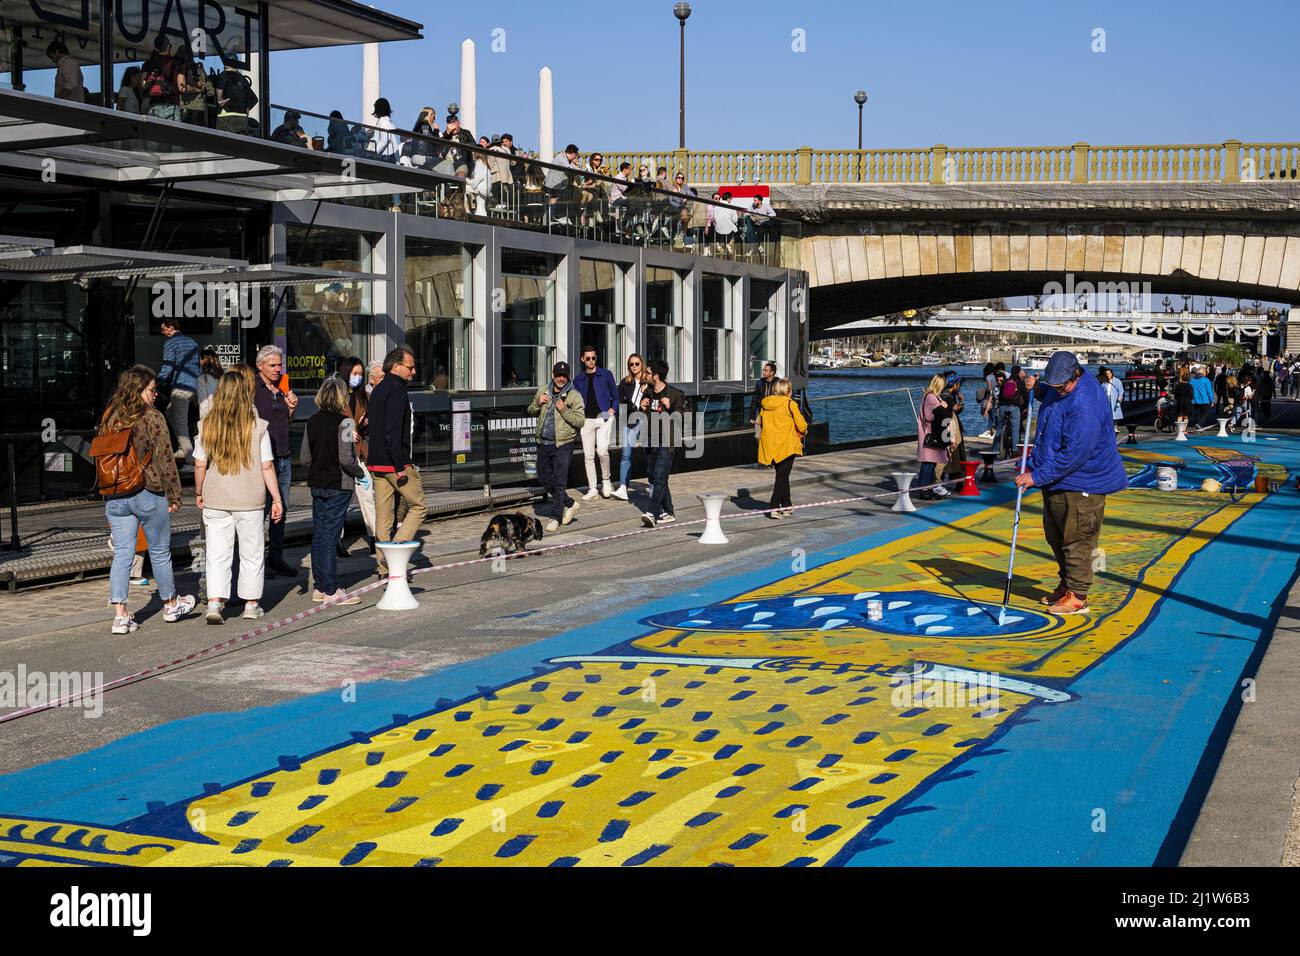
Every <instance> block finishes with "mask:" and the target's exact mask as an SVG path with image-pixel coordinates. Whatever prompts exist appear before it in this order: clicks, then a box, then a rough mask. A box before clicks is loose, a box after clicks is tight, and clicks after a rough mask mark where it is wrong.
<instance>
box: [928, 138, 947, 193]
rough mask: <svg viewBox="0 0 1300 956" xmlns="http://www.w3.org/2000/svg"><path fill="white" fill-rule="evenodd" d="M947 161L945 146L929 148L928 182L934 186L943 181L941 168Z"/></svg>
mask: <svg viewBox="0 0 1300 956" xmlns="http://www.w3.org/2000/svg"><path fill="white" fill-rule="evenodd" d="M947 161H948V147H947V146H944V145H936V146H931V147H930V182H931V183H933V184H934V185H936V186H938V185H939V184H941V183H942V182H943V181H944V175H943V172H944V170H943V167H944V165H945V164H946V163H947Z"/></svg>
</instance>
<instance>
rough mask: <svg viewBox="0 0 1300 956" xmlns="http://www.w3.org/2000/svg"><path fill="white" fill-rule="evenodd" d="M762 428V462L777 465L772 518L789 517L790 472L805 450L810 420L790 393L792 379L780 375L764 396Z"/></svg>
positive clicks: (771, 505) (760, 460) (759, 446)
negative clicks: (770, 391) (804, 444)
mask: <svg viewBox="0 0 1300 956" xmlns="http://www.w3.org/2000/svg"><path fill="white" fill-rule="evenodd" d="M758 419H759V423H760V424H761V425H762V430H761V431H760V432H759V437H758V463H759V464H760V465H771V466H772V467H773V468H775V469H776V481H775V482H773V484H772V501H771V504H770V507H771V508H772V509H773V510H772V511H769V512H768V513H767V516H768V517H769V518H788V517H790V516H791V515H792V514H794V511H792V510H790V509H791V508H792V506H793V503H792V502H791V501H790V472H791V470H792V469H793V468H794V460H795V458H796V457H798V456H799V455H802V454H803V436H804V435H806V434H807V433H808V422H807V421H805V420H804V417H803V415H802V414H801V413H800V412H799V406H798V405H796V404H795V401H794V399H792V398H791V397H790V380H789V379H788V378H782V379H777V381H776V384H775V386H774V387H773V388H772V394H771V395H769V396H767V398H765V399H763V402H762V404H761V406H760V410H759V413H758Z"/></svg>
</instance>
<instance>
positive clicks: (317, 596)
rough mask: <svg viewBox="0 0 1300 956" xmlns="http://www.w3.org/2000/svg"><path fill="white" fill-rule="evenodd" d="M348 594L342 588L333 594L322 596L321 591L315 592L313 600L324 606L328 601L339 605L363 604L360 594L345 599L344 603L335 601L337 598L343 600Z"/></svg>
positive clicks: (312, 593) (313, 592) (312, 594)
mask: <svg viewBox="0 0 1300 956" xmlns="http://www.w3.org/2000/svg"><path fill="white" fill-rule="evenodd" d="M347 593H348V592H347V591H345V590H343V589H342V588H339V589H338V590H337V591H335V592H334V593H333V594H322V593H321V592H320V591H316V590H313V591H312V592H311V599H312V600H313V601H315V602H316V603H317V604H324V603H325V602H326V601H334V603H335V604H337V605H343V604H360V603H361V595H359V594H354V595H352V597H349V598H344V599H343V600H342V601H335V600H334V599H335V598H342V597H343V596H344V595H345V594H347Z"/></svg>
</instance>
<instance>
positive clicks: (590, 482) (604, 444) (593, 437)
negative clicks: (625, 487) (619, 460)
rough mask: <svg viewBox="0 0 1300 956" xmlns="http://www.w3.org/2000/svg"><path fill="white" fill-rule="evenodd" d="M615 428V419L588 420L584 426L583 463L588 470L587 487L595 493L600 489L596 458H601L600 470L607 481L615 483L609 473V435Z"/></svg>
mask: <svg viewBox="0 0 1300 956" xmlns="http://www.w3.org/2000/svg"><path fill="white" fill-rule="evenodd" d="M613 428H614V419H613V418H588V419H587V421H586V422H585V423H584V424H583V426H582V463H583V464H584V465H585V466H586V468H587V487H588V488H590V489H591V490H593V491H595V490H596V489H597V488H599V482H598V475H597V473H596V458H597V456H599V458H600V468H601V471H602V472H603V473H604V475H605V480H606V481H611V482H612V481H613V480H614V476H613V475H611V474H610V472H609V435H610V432H611V431H612V430H613Z"/></svg>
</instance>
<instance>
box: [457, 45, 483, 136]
mask: <svg viewBox="0 0 1300 956" xmlns="http://www.w3.org/2000/svg"><path fill="white" fill-rule="evenodd" d="M460 126H461V129H467V130H469V131H470V132H471V133H473V134H474V135H475V136H478V135H480V133H479V129H478V80H477V77H476V76H475V73H474V41H473V40H465V41H464V42H463V43H461V45H460Z"/></svg>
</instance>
